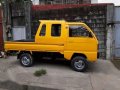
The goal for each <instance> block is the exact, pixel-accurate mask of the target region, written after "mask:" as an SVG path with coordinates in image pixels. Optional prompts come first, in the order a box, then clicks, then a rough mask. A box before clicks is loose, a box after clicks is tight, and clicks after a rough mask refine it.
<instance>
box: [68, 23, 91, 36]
mask: <svg viewBox="0 0 120 90" xmlns="http://www.w3.org/2000/svg"><path fill="white" fill-rule="evenodd" d="M69 37H92V34H91V33H90V32H89V31H88V30H87V29H86V28H85V27H83V26H78V25H71V26H69Z"/></svg>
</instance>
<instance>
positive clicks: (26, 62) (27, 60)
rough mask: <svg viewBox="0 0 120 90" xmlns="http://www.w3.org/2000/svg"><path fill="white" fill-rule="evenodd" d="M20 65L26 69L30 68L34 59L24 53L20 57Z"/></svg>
mask: <svg viewBox="0 0 120 90" xmlns="http://www.w3.org/2000/svg"><path fill="white" fill-rule="evenodd" d="M20 64H21V65H22V66H24V67H30V66H32V65H33V58H32V56H31V55H30V54H29V53H23V54H21V55H20Z"/></svg>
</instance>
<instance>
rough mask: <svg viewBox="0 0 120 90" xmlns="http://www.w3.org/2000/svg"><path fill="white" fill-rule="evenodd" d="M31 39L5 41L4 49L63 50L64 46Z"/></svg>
mask: <svg viewBox="0 0 120 90" xmlns="http://www.w3.org/2000/svg"><path fill="white" fill-rule="evenodd" d="M30 41H31V40H16V41H5V43H4V49H5V51H45V52H48V51H49V52H57V51H61V50H64V46H59V45H47V44H42V45H41V44H40V43H36V42H34V41H31V42H30Z"/></svg>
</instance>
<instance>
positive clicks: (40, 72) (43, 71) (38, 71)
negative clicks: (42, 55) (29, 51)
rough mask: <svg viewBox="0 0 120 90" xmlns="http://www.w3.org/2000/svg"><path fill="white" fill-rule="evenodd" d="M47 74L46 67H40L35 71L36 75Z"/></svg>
mask: <svg viewBox="0 0 120 90" xmlns="http://www.w3.org/2000/svg"><path fill="white" fill-rule="evenodd" d="M45 74H47V71H46V70H45V69H40V70H37V71H35V72H34V75H35V76H37V77H39V76H42V75H45Z"/></svg>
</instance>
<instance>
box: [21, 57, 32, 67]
mask: <svg viewBox="0 0 120 90" xmlns="http://www.w3.org/2000/svg"><path fill="white" fill-rule="evenodd" d="M21 61H22V64H23V65H25V66H26V65H29V63H30V59H29V58H28V57H26V56H24V57H22V59H21Z"/></svg>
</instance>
